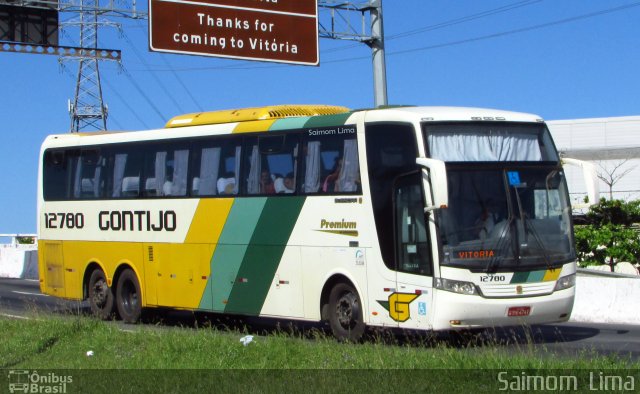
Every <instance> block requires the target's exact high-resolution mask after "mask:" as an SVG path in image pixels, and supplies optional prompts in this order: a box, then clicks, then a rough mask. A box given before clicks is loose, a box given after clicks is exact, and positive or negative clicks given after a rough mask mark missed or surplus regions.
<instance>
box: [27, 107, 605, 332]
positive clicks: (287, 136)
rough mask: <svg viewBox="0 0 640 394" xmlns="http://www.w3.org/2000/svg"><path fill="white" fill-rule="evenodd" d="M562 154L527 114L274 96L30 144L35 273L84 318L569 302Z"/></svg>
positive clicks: (406, 314) (571, 279) (544, 306)
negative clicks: (34, 175)
mask: <svg viewBox="0 0 640 394" xmlns="http://www.w3.org/2000/svg"><path fill="white" fill-rule="evenodd" d="M564 162H566V163H569V164H572V165H578V166H581V167H582V168H583V171H584V174H585V179H586V180H587V181H588V182H589V184H590V185H591V190H592V193H591V195H592V196H591V197H590V200H591V201H597V195H596V192H597V190H596V189H595V185H596V182H595V179H596V178H595V176H594V173H593V166H588V165H587V164H585V163H582V162H579V161H576V160H569V159H567V160H564V159H562V160H561V158H560V157H559V154H558V152H557V150H556V148H555V146H554V143H553V141H552V139H551V135H550V134H549V131H548V129H547V127H546V125H545V123H544V122H543V121H542V120H541V119H540V118H539V117H538V116H535V115H530V114H524V113H516V112H508V111H499V110H492V109H479V108H456V107H410V106H406V107H389V108H380V109H371V110H357V111H351V110H349V109H347V108H344V107H338V106H314V105H306V106H299V105H279V106H270V107H260V108H246V109H236V110H226V111H216V112H203V113H194V114H187V115H181V116H177V117H175V118H173V119H171V120H170V121H169V122H168V123H167V124H166V126H165V127H164V128H162V129H158V130H148V131H138V132H96V133H75V134H64V135H52V136H49V137H47V138H46V139H45V141H44V143H43V144H42V148H41V153H40V166H39V179H38V184H39V187H38V229H39V234H38V249H39V273H40V286H41V291H42V292H43V293H45V294H49V295H52V296H56V297H62V298H66V299H71V300H86V299H88V301H89V305H90V307H91V311H92V312H93V314H95V315H96V316H98V317H100V318H103V319H112V318H121V319H122V320H123V321H125V322H128V323H135V322H137V321H139V319H140V316H141V313H142V311H143V309H147V308H149V309H152V308H175V309H180V310H190V311H204V312H211V313H224V314H233V315H245V316H256V317H271V318H281V319H287V320H303V321H311V322H326V323H328V324H329V326H330V327H331V331H332V333H333V334H334V335H335V336H336V337H337V338H339V339H341V340H347V341H357V340H359V339H360V338H361V337H362V335H363V333H364V332H365V328H366V327H368V326H369V327H392V328H393V327H395V328H400V329H411V330H434V331H452V330H453V331H456V330H463V329H469V328H481V327H495V326H511V325H519V324H535V323H550V322H562V321H566V320H568V319H569V316H570V314H571V309H572V306H573V301H574V295H575V281H576V279H575V278H576V251H575V245H574V237H573V227H572V226H573V224H572V218H571V206H570V202H569V196H568V191H567V185H566V180H565V175H564V172H563V167H562V165H563V163H564Z"/></svg>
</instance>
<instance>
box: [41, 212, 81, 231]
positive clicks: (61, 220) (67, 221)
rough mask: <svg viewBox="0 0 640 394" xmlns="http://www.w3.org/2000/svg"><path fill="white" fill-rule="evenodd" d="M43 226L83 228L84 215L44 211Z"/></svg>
mask: <svg viewBox="0 0 640 394" xmlns="http://www.w3.org/2000/svg"><path fill="white" fill-rule="evenodd" d="M44 227H45V228H69V229H73V228H83V227H84V215H83V214H81V213H71V212H69V213H65V212H57V213H45V214H44Z"/></svg>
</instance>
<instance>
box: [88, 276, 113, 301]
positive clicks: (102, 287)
mask: <svg viewBox="0 0 640 394" xmlns="http://www.w3.org/2000/svg"><path fill="white" fill-rule="evenodd" d="M108 291H109V286H107V282H106V281H105V280H104V279H102V278H100V279H98V280H97V281H96V283H94V285H93V295H92V297H91V299H92V301H93V303H94V305H96V306H98V307H103V306H104V305H105V304H106V303H107V292H108Z"/></svg>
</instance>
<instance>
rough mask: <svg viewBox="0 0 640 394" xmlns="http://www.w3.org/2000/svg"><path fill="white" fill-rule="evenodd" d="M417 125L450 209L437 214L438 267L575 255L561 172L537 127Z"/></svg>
mask: <svg viewBox="0 0 640 394" xmlns="http://www.w3.org/2000/svg"><path fill="white" fill-rule="evenodd" d="M424 130H425V140H426V141H427V143H428V144H429V146H428V148H429V150H428V151H429V152H430V154H431V156H432V157H434V158H436V159H440V160H444V161H445V162H446V165H447V177H448V189H449V190H448V191H449V206H448V208H446V209H441V210H438V211H436V223H437V225H438V229H439V234H440V245H441V247H442V254H441V256H442V257H441V264H442V265H447V266H456V267H464V268H468V269H471V270H474V271H487V272H491V271H506V270H511V271H513V270H516V271H517V270H531V269H540V268H542V269H544V268H551V267H559V266H561V265H562V264H564V263H567V262H569V261H571V260H573V259H575V250H574V248H573V240H572V237H573V234H572V230H571V207H570V205H569V198H568V192H567V186H566V182H565V177H564V174H563V172H562V171H561V168H560V167H559V166H558V161H557V160H558V156H557V153H556V151H555V148H554V147H553V144H552V142H551V138H550V137H549V135H548V131H547V129H546V127H545V126H544V124H509V123H506V124H487V125H485V124H464V125H463V124H437V125H425V128H424ZM470 162H471V163H470Z"/></svg>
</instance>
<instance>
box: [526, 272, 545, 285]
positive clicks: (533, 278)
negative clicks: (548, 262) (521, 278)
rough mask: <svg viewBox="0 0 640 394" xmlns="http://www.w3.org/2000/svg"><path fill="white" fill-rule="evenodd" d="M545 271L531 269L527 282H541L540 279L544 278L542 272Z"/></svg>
mask: <svg viewBox="0 0 640 394" xmlns="http://www.w3.org/2000/svg"><path fill="white" fill-rule="evenodd" d="M546 272H547V271H546V270H542V271H532V272H531V273H529V277H528V278H527V282H542V279H544V274H545V273H546Z"/></svg>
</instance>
